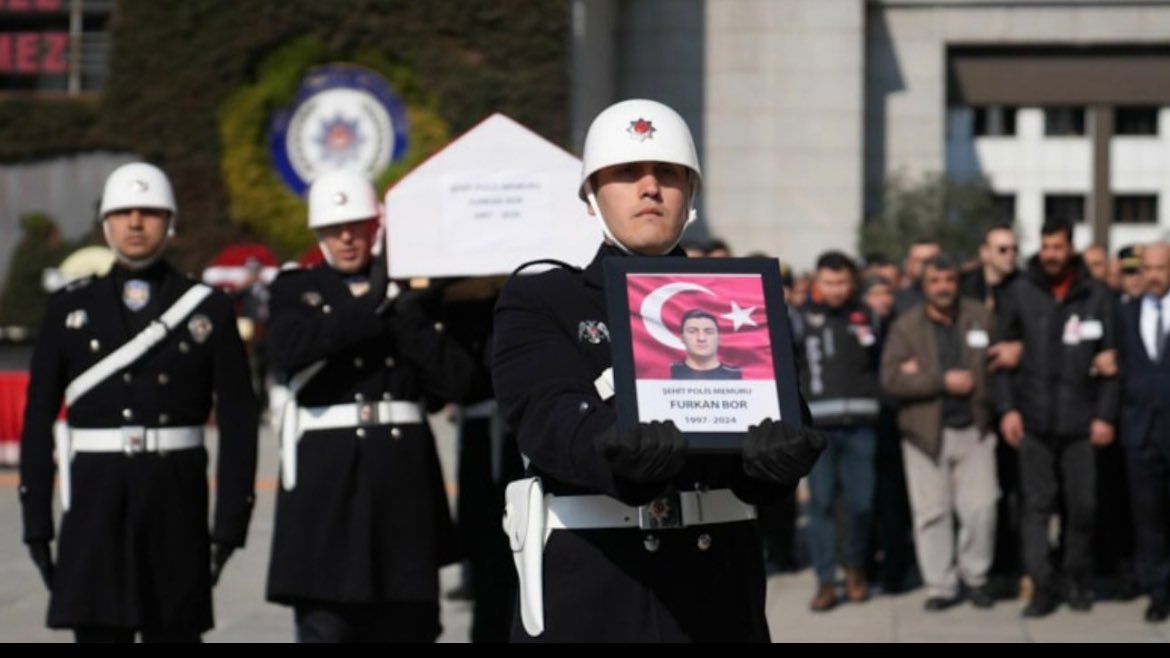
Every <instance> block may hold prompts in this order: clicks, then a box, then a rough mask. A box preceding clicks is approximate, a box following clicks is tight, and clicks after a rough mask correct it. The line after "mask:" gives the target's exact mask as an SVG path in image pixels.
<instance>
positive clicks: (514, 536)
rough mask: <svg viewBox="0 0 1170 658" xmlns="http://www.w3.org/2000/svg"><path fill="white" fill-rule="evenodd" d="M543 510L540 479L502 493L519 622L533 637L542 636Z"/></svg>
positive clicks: (545, 536)
mask: <svg viewBox="0 0 1170 658" xmlns="http://www.w3.org/2000/svg"><path fill="white" fill-rule="evenodd" d="M546 510H547V506H546V504H545V498H544V487H543V486H541V483H540V478H535V477H530V478H524V479H521V480H516V481H514V482H512V483H510V484H509V485H508V487H507V489H505V490H504V533H505V534H507V535H508V543H509V544H510V545H511V547H512V560H513V561H515V563H516V573H517V575H518V576H519V580H520V583H519V586H520V621H521V622H522V623H523V624H524V631H525V632H526V633H528V634H529V635H531V636H532V637H536V636H538V635H540V634H541V633H543V632H544V570H543V566H544V544H545V542H546V541H547V540H548V533H549V531H548V529H547V528H546V523H545V519H546V513H547V512H546Z"/></svg>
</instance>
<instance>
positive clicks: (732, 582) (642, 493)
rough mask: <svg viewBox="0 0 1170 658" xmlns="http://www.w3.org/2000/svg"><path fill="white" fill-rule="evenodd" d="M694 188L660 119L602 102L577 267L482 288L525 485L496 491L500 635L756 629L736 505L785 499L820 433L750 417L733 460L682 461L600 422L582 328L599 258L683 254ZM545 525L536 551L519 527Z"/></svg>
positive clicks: (748, 552)
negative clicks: (599, 236)
mask: <svg viewBox="0 0 1170 658" xmlns="http://www.w3.org/2000/svg"><path fill="white" fill-rule="evenodd" d="M700 182H701V179H700V173H699V165H698V158H697V156H696V154H695V149H694V144H693V142H692V141H691V136H690V131H689V129H688V128H687V126H686V124H685V123H684V122H683V120H682V118H681V117H680V116H679V115H678V114H677V113H675V112H674V111H673V110H671V109H670V108H668V107H666V106H665V105H662V104H660V103H656V102H653V101H646V100H631V101H624V102H621V103H618V104H616V105H613V106H611V107H610V108H608V109H606V110H605V111H603V112H602V113H601V114H600V115H599V116H598V117H597V118H596V119H595V120H594V122H593V125H592V126H591V127H590V129H589V133H588V135H587V137H586V140H585V153H584V166H583V176H582V185H581V197H582V198H583V199H587V200H588V203H589V206H590V212H591V213H592V214H594V215H596V216H598V218H599V220H600V223H601V226H602V230H603V232H604V233H605V235H606V244H604V245H602V246H601V248H600V249H599V250H598V253H597V256H596V258H595V259H594V260H593V262H592V263H591V264H590V265H589V266H588V267H587V268H586V269H585V270H584V271H576V270H570V269H566V268H560V269H554V270H551V271H549V272H546V273H542V274H538V275H534V276H515V277H513V278H512V279H511V280H510V281H509V283H508V284H507V285H506V287H505V288H504V290H503V292H502V293H501V295H500V301H499V304H498V306H497V308H496V335H495V361H494V378H495V390H496V396H497V399H498V401H499V404H500V408H501V412H502V414H503V416H504V418H505V420H506V421H507V423H508V424H509V426H511V427H512V428H514V429H515V430H516V432H517V438H518V442H519V445H520V449H521V451H522V452H523V453H524V455H525V456H526V457H527V458H528V459H529V460H530V464H529V469H530V472H531V474H533V475H535V476H538V477H539V478H540V481H541V483H542V486H543V493H540V492H539V488H535V487H533V486H532V485H533V481H525V480H521V481H518V482H517V483H513V484H512V485H510V488H509V497H508V513H509V514H508V526H509V533H510V537H511V539H512V540H513V550H514V551H516V550H517V549H520V550H519V551H518V553H517V562H518V565H519V566H520V571H521V578H522V582H521V583H520V590H521V596H520V614H519V615H518V621H517V623H516V624H515V626H514V630H513V640H516V641H531V640H539V641H550V642H563V641H582V640H589V641H612V640H618V641H692V640H697V641H704V640H705V641H714V640H739V641H766V640H767V639H768V637H769V636H768V627H767V622H766V620H765V616H764V600H765V574H764V564H763V556H762V553H761V548H760V536H759V533H758V531H757V528H756V523H755V520H754V518H755V510H754V508H753V507H752V504H755V503H764V502H769V501H773V500H776V499H778V498H779V497H780V496H781V495H783V494H784V493H785V492H787V491H791V489H792V487H793V486H794V485H795V484H796V483H797V481H798V480H799V479H800V477H802V476H803V475H804V474H806V473H807V472H808V470H809V468H810V467H811V466H812V463H813V461H814V460H815V459H816V456H817V454H818V453H819V451H820V449H821V447H822V445H823V443H822V441H823V439H822V438H821V437H820V436H819V435H818V434H817V433H816V432H814V431H811V430H801V429H798V428H796V427H795V426H793V425H789V424H785V423H774V422H772V421H770V420H768V421H764V422H762V423H761V424H760V425H757V426H754V427H753V428H752V429H751V431H749V432H748V433H747V436H746V438H745V439H744V446H743V454H742V456H740V455H726V456H712V455H706V456H700V455H688V453H687V442H686V440H685V439H684V438H683V437H682V435H681V433H680V432H679V431H678V429H677V428H676V427H675V426H674V424H673V423H671V422H666V423H661V422H652V423H644V424H641V425H640V426H638V427H637V428H636V429H634V430H631V431H622V430H618V429H617V428H616V425H615V422H616V415H615V411H614V408H613V406H612V399H606V398H608V397H609V396H607V395H606V394H605V393H603V391H605V390H606V386H605V385H604V383H603V382H604V381H605V380H606V379H607V377H606V373H610V377H612V374H611V371H610V365H611V353H610V345H609V343H608V341H607V340H606V338H605V337H606V336H608V333H609V332H608V331H589V330H588V329H589V328H590V327H596V328H600V327H601V326H602V325H603V324H604V323H606V322H609V319H608V318H607V317H606V303H605V280H604V274H603V262H604V261H605V259H607V258H621V257H622V256H623V255H625V254H629V253H635V254H641V255H666V254H669V255H679V256H681V255H683V251H682V250H681V249H678V248H677V244H678V241H679V238H680V237H681V235H682V231H683V229H684V227H685V224H686V222H687V220H688V207H690V208H692V213H691V216H692V217H693V202H694V198H695V195H696V193H697V192H698V188H699V185H700ZM518 486H522V487H523V488H524V490H526V491H536V493H535V494H530V495H529V497H528V498H527V499H526V500H528V501H530V503H531V504H534V505H535V504H546V505H547V508H546V511H547V516H546V515H545V514H544V513H540V512H539V511H536V512H529V513H528V514H523V513H522V512H523V511H524V510H522V509H521V506H520V503H521V502H523V501H521V500H520V498H519V497H513V495H512V492H513V491H514V490H515V488H516V487H518ZM545 494H548V495H549V497H548V498H547V499H545V498H544V495H545ZM680 508H681V510H682V513H681V514H679V515H672V514H670V513H669V512H670V510H671V509H680ZM546 518H547V528H548V529H549V534H548V535H547V545H546V544H545V542H544V539H545V537H544V536H542V535H543V534H544V533H543V532H542V531H541V530H540V528H539V526H533V525H532V524H534V523H540V522H541V521H543V520H544V519H546ZM524 519H527V523H525V522H524ZM640 526H641V527H640ZM533 528H536V529H535V530H534V529H533ZM520 539H523V540H524V541H520ZM541 561H542V563H543V566H542V568H539V569H538V568H536V567H535V566H534V565H536V564H539V563H540V562H541ZM534 574H535V575H534ZM541 590H542V592H541Z"/></svg>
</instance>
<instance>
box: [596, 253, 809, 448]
mask: <svg viewBox="0 0 1170 658" xmlns="http://www.w3.org/2000/svg"><path fill="white" fill-rule="evenodd" d="M605 275H606V289H607V304H608V312H609V330H610V333H611V346H612V349H613V378H614V395H615V401H614V404H615V408H616V411H617V416H618V425H619V427H622V428H632V427H634V426H636V425H637V424H638V423H640V422H649V421H652V420H672V421H674V422H675V425H677V426H678V428H679V429H680V430H681V431H682V432H683V435H684V436H685V437H686V439H687V442H688V445H689V447H690V449H691V450H692V451H694V452H703V453H738V452H739V451H740V450H741V447H740V444H741V443H742V439H743V436H744V434H745V433H746V432H747V429H748V427H750V426H751V425H754V424H757V423H759V422H761V421H763V420H764V419H765V418H772V419H773V420H781V419H783V420H784V421H785V422H789V423H792V424H796V425H799V424H801V410H800V391H799V387H800V381H799V379H798V378H797V370H796V363H795V359H796V355H795V354H794V352H793V342H792V333H791V325H790V323H789V320H788V308H787V305H786V304H785V302H784V293H783V288H782V286H781V283H780V264H779V262H778V261H777V260H776V259H774V258H674V257H669V258H662V257H659V258H646V257H628V258H611V259H608V260H606V261H605Z"/></svg>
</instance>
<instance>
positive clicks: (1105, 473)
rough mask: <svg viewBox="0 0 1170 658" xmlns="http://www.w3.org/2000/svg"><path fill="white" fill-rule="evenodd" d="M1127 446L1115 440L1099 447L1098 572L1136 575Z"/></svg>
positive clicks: (1127, 576)
mask: <svg viewBox="0 0 1170 658" xmlns="http://www.w3.org/2000/svg"><path fill="white" fill-rule="evenodd" d="M1125 461H1126V456H1125V448H1124V447H1122V445H1121V444H1120V443H1119V442H1118V441H1114V442H1113V443H1110V444H1109V445H1107V446H1105V447H1103V448H1097V510H1098V514H1097V528H1096V533H1095V534H1096V544H1095V545H1096V550H1095V553H1094V556H1095V557H1094V561H1095V563H1096V568H1097V573H1098V574H1100V575H1102V576H1115V577H1118V578H1121V579H1124V578H1130V579H1132V577H1133V573H1132V571H1133V559H1134V526H1133V523H1134V519H1133V503H1132V502H1131V501H1130V495H1129V474H1128V470H1129V469H1128V468H1126V465H1125Z"/></svg>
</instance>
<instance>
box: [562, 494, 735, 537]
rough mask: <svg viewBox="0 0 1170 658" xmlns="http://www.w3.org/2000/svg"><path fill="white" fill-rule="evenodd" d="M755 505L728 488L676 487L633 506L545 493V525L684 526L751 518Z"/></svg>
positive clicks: (580, 527) (611, 500)
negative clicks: (674, 491)
mask: <svg viewBox="0 0 1170 658" xmlns="http://www.w3.org/2000/svg"><path fill="white" fill-rule="evenodd" d="M755 518H756V508H755V507H753V506H752V505H748V504H747V503H745V502H743V501H742V500H740V499H739V498H736V496H735V494H734V493H732V491H731V490H730V489H713V490H710V491H679V492H676V493H674V494H670V495H667V496H663V497H662V498H656V499H654V500H653V501H651V502H649V503H647V504H645V505H640V506H638V507H632V506H630V505H626V504H624V503H622V502H621V501H619V500H617V499H615V498H611V497H609V496H548V529H549V530H561V529H570V528H571V529H577V530H589V529H599V528H642V529H645V530H651V529H663V528H683V527H687V526H696V525H710V524H713V523H731V522H733V521H751V520H753V519H755Z"/></svg>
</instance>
